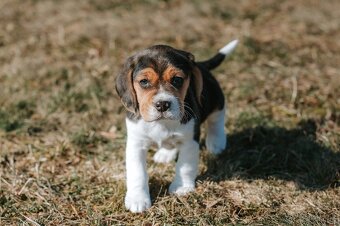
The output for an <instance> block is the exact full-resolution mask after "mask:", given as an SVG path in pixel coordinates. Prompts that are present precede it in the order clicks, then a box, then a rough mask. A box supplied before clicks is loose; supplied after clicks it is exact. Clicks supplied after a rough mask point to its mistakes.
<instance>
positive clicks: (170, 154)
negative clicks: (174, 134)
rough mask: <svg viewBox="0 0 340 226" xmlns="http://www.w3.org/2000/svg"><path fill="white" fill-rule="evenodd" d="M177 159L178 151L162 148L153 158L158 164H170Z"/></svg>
mask: <svg viewBox="0 0 340 226" xmlns="http://www.w3.org/2000/svg"><path fill="white" fill-rule="evenodd" d="M176 157H177V149H176V148H174V149H167V148H164V147H161V148H160V149H158V151H157V152H156V153H155V155H154V156H153V160H154V161H155V162H157V163H169V162H171V161H172V160H175V159H176Z"/></svg>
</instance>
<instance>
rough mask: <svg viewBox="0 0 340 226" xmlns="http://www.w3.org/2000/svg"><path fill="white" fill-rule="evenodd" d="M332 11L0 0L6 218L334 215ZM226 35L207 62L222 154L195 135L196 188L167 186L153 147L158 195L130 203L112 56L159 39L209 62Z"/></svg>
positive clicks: (207, 221)
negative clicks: (137, 209)
mask: <svg viewBox="0 0 340 226" xmlns="http://www.w3.org/2000/svg"><path fill="white" fill-rule="evenodd" d="M339 8H340V2H339V1H337V0H326V1H316V0H315V1H312V0H310V1H308V0H305V1H302V0H297V1H293V0H286V1H274V0H272V1H270V0H266V1H259V0H258V1H257V0H256V1H238V2H237V3H236V2H234V1H199V0H195V1H188V2H184V1H177V0H173V1H153V0H144V1H135V2H131V1H118V0H111V1H109V0H107V1H106V0H105V1H104V0H84V1H66V0H65V1H64V0H63V1H62V0H60V1H39V0H28V1H19V0H2V1H1V2H0V62H1V64H0V84H1V87H0V167H1V169H0V170H1V171H0V225H118V224H121V225H132V224H134V225H141V224H144V225H150V224H156V225H163V224H167V225H179V224H190V225H224V224H255V225H261V224H265V225H283V224H288V225H325V224H326V225H327V224H328V225H339V224H340V189H339V184H340V172H339V169H340V151H339V149H340V145H339V144H340V113H339V112H340V107H339V106H340V77H339V76H340V68H339V62H340V20H339V18H340V10H339ZM234 38H239V39H240V45H239V47H238V49H237V51H236V52H235V54H234V55H233V56H232V57H231V59H229V61H228V62H226V63H224V64H223V65H222V66H221V67H220V68H218V69H217V70H216V71H215V75H216V77H217V79H218V80H219V81H220V84H221V86H222V87H223V89H224V91H225V95H226V98H227V99H228V103H229V110H228V115H229V121H228V123H227V125H226V126H227V129H228V133H229V148H228V152H226V153H225V154H223V155H222V156H221V157H220V158H219V159H214V158H213V157H211V156H209V155H208V154H207V152H206V150H205V149H204V147H203V146H202V155H201V166H200V169H201V173H200V176H199V177H198V180H197V190H196V191H195V192H194V193H192V194H190V195H187V196H184V197H176V196H171V195H169V194H167V187H168V185H169V183H170V181H171V179H172V177H173V173H174V172H173V171H174V169H173V168H174V167H173V164H170V165H157V164H154V163H153V162H152V161H151V158H149V160H150V161H149V168H148V170H149V175H150V186H151V193H152V199H153V206H152V208H151V209H150V210H148V211H147V212H145V213H143V214H132V213H129V212H127V211H126V210H125V209H124V206H123V199H124V192H125V169H124V147H125V126H124V124H123V118H124V110H123V108H122V107H121V105H120V103H119V100H118V99H117V96H116V95H115V92H114V89H113V87H114V85H113V84H114V75H115V74H116V73H117V71H118V70H119V67H120V65H121V64H122V63H123V61H124V59H125V58H126V57H127V56H129V55H130V54H132V53H133V52H134V51H136V50H138V49H142V48H145V47H147V46H150V45H153V44H156V43H166V44H169V45H172V46H175V47H177V48H182V49H186V50H189V51H191V52H193V53H194V54H195V55H196V58H197V59H205V58H206V57H208V56H211V55H212V54H214V53H215V51H216V50H217V49H219V48H220V47H221V46H223V45H224V44H225V43H226V42H227V41H229V40H231V39H234ZM109 130H111V131H112V133H111V134H113V135H114V139H108V138H106V137H103V136H102V134H103V133H102V132H108V131H109ZM104 135H105V133H104ZM106 135H107V134H106Z"/></svg>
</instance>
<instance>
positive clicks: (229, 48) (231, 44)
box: [218, 39, 238, 56]
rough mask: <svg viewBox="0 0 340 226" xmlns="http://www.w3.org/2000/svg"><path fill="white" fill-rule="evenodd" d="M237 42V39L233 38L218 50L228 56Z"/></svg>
mask: <svg viewBox="0 0 340 226" xmlns="http://www.w3.org/2000/svg"><path fill="white" fill-rule="evenodd" d="M237 43H238V40H237V39H235V40H233V41H231V42H229V43H228V44H227V45H225V46H224V47H223V48H222V49H220V50H219V51H218V52H219V53H221V54H223V55H225V56H228V55H229V54H230V53H232V52H233V50H234V49H235V48H236V46H237Z"/></svg>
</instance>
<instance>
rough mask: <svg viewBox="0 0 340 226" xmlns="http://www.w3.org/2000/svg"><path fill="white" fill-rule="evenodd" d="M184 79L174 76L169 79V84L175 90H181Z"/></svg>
mask: <svg viewBox="0 0 340 226" xmlns="http://www.w3.org/2000/svg"><path fill="white" fill-rule="evenodd" d="M183 82H184V79H183V78H181V77H178V76H175V77H173V78H172V79H171V84H172V85H173V86H174V87H176V88H181V86H182V85H183Z"/></svg>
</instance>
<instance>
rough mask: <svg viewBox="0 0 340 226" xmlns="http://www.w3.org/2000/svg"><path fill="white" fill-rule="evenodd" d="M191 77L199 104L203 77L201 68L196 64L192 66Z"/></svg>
mask: <svg viewBox="0 0 340 226" xmlns="http://www.w3.org/2000/svg"><path fill="white" fill-rule="evenodd" d="M191 79H193V80H194V86H195V94H196V98H197V102H198V103H199V104H200V105H201V96H202V91H203V77H202V73H201V70H200V69H199V68H198V67H197V65H196V64H194V66H193V68H192V77H191Z"/></svg>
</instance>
